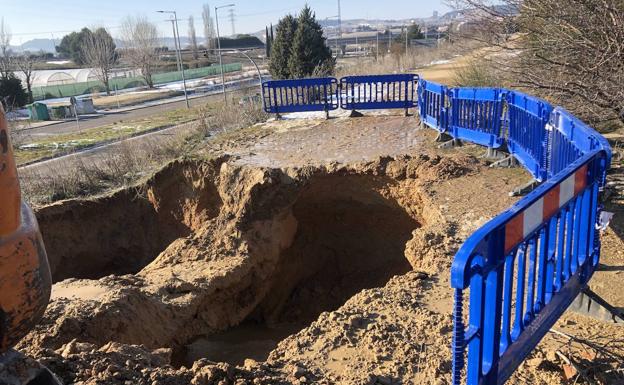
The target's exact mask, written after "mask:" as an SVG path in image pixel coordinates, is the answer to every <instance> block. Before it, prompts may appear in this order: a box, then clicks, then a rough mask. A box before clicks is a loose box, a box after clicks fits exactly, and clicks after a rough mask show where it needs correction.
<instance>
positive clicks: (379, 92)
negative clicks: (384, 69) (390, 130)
mask: <svg viewBox="0 0 624 385" xmlns="http://www.w3.org/2000/svg"><path fill="white" fill-rule="evenodd" d="M417 84H418V75H412V74H397V75H370V76H346V77H343V78H341V79H340V88H341V89H342V99H341V101H340V106H341V107H342V108H343V109H345V110H372V109H387V108H405V109H408V108H413V107H416V106H417V95H416V89H417Z"/></svg>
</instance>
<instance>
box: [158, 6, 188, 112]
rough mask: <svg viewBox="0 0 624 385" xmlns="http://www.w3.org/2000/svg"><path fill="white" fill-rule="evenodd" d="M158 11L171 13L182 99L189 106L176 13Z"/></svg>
mask: <svg viewBox="0 0 624 385" xmlns="http://www.w3.org/2000/svg"><path fill="white" fill-rule="evenodd" d="M157 12H158V13H170V14H173V19H174V20H172V21H175V24H174V25H175V28H174V29H173V40H174V41H175V42H176V54H177V58H178V60H179V61H180V70H181V71H182V87H183V89H184V100H185V101H186V108H191V105H190V104H189V99H188V92H187V90H186V75H185V74H184V62H183V61H182V45H181V44H180V30H179V29H178V14H177V13H176V11H157Z"/></svg>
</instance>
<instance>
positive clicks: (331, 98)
mask: <svg viewBox="0 0 624 385" xmlns="http://www.w3.org/2000/svg"><path fill="white" fill-rule="evenodd" d="M262 95H263V96H262V98H263V102H264V110H265V111H266V112H267V113H273V114H280V113H286V112H304V111H330V110H335V109H337V108H338V81H337V80H336V79H334V78H310V79H295V80H269V81H267V82H264V83H262Z"/></svg>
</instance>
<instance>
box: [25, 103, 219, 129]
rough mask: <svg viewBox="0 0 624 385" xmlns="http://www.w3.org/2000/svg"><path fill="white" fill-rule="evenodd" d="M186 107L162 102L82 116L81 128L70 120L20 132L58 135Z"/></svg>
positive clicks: (180, 104) (194, 104) (184, 104)
mask: <svg viewBox="0 0 624 385" xmlns="http://www.w3.org/2000/svg"><path fill="white" fill-rule="evenodd" d="M222 97H223V96H221V95H220V94H219V95H206V96H201V97H197V98H194V99H190V100H189V102H190V104H191V106H192V107H193V106H198V105H201V104H206V103H207V102H210V101H214V100H218V99H219V98H222ZM184 107H186V103H185V102H184V101H183V100H182V101H176V102H172V103H166V104H160V105H156V106H150V107H143V108H138V109H135V110H130V111H124V112H118V113H112V114H105V115H101V116H98V117H93V118H84V117H83V118H81V119H80V129H78V127H77V125H76V122H75V121H69V122H64V123H58V124H52V125H49V126H44V127H37V128H31V129H26V130H21V131H20V132H21V133H22V134H23V135H27V136H49V135H58V134H65V133H69V132H77V131H82V130H87V129H89V128H95V127H100V126H105V125H108V124H113V123H119V122H122V121H128V120H133V119H141V118H148V117H150V116H153V115H155V114H162V113H163V112H166V111H171V110H177V109H180V108H184Z"/></svg>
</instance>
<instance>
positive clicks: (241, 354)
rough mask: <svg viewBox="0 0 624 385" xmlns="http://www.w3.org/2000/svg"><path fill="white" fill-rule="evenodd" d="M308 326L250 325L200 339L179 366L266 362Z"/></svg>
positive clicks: (190, 345)
mask: <svg viewBox="0 0 624 385" xmlns="http://www.w3.org/2000/svg"><path fill="white" fill-rule="evenodd" d="M305 326H306V324H303V323H302V324H293V323H288V324H278V325H271V326H267V325H265V324H257V323H255V322H246V323H243V324H241V325H239V326H236V327H233V328H231V329H229V330H226V331H224V332H221V333H218V334H213V335H210V336H204V337H198V338H197V339H196V340H195V341H193V342H192V343H190V344H188V345H187V346H186V351H185V352H184V353H183V354H182V356H181V357H178V361H179V362H178V364H180V365H184V366H187V367H190V366H191V365H192V364H193V362H194V361H197V360H199V359H201V358H206V359H208V360H210V361H215V362H227V363H230V364H233V365H242V364H243V363H244V361H245V359H247V358H251V359H253V360H256V361H259V362H261V361H266V359H267V358H268V357H269V353H271V351H272V350H273V349H275V348H276V347H277V344H278V343H279V342H280V341H281V340H283V339H285V338H286V337H288V336H289V335H291V334H294V333H297V332H298V331H300V330H301V329H303V328H304V327H305ZM174 361H175V357H174Z"/></svg>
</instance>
